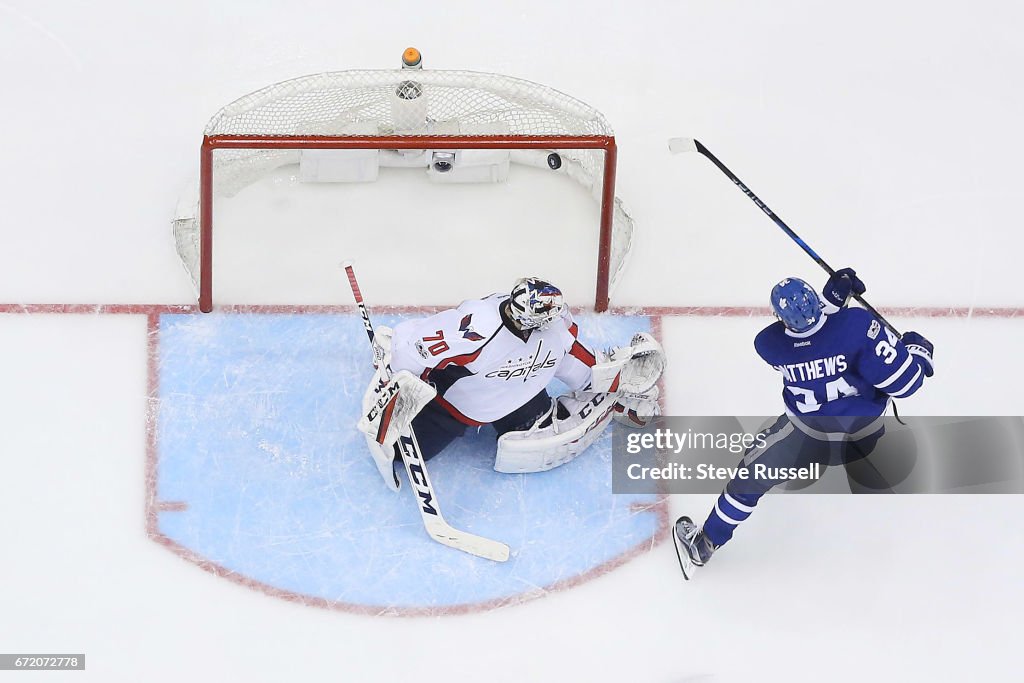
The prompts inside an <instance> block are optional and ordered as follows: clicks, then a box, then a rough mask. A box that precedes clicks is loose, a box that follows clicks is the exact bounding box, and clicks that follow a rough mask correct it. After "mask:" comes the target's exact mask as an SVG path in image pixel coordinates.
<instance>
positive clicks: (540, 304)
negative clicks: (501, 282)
mask: <svg viewBox="0 0 1024 683" xmlns="http://www.w3.org/2000/svg"><path fill="white" fill-rule="evenodd" d="M564 310H565V301H564V300H563V299H562V290H560V289H559V288H558V287H555V286H554V285H553V284H551V283H550V282H545V281H544V280H541V279H540V278H536V277H524V278H520V279H519V280H517V281H516V283H515V285H513V287H512V295H511V298H510V299H509V307H508V312H509V317H511V318H512V319H513V320H515V321H516V324H517V325H519V327H520V329H523V330H534V329H540V328H543V327H545V326H547V325H549V324H551V322H552V321H553V320H555V319H557V318H558V317H560V316H561V315H562V312H563V311H564Z"/></svg>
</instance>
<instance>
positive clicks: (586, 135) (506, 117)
mask: <svg viewBox="0 0 1024 683" xmlns="http://www.w3.org/2000/svg"><path fill="white" fill-rule="evenodd" d="M412 52H413V51H411V50H410V51H407V53H406V55H405V56H404V57H403V68H401V69H392V70H373V71H341V72H333V73H323V74H316V75H311V76H305V77H302V78H297V79H293V80H289V81H285V82H282V83H277V84H274V85H271V86H268V87H266V88H263V89H261V90H258V91H256V92H253V93H251V94H249V95H246V96H245V97H242V98H240V99H239V100H237V101H235V102H233V103H231V104H229V105H227V106H226V107H224V108H223V109H221V110H220V111H219V112H218V113H217V114H216V115H215V116H214V117H213V118H212V119H211V120H210V122H209V124H208V125H207V127H206V130H205V132H204V137H203V144H202V150H201V163H200V175H199V181H198V186H197V187H196V188H194V191H193V192H191V193H190V194H189V195H188V196H186V197H185V198H184V199H183V200H182V201H181V202H179V207H178V210H177V213H176V216H175V220H174V224H173V227H174V236H175V241H176V246H177V250H178V254H179V256H180V257H181V260H182V262H183V264H184V265H185V268H186V270H187V271H188V273H189V275H190V276H191V278H192V281H193V284H194V285H195V287H196V290H197V292H198V295H199V307H200V310H202V311H204V312H208V311H210V310H212V308H213V303H214V294H213V282H214V280H213V268H214V259H213V253H214V235H215V233H216V229H215V226H214V216H215V214H214V201H215V199H219V198H222V197H231V196H233V195H235V194H237V193H238V192H239V191H241V190H242V189H243V188H245V187H246V186H248V185H250V184H252V183H254V182H256V181H257V180H259V179H261V178H262V177H264V176H266V175H267V174H269V173H271V172H272V171H275V170H276V169H279V168H281V167H283V166H287V165H294V164H297V165H299V169H300V170H299V177H300V179H302V180H306V181H312V182H336V183H340V182H367V181H375V180H377V178H378V172H379V170H380V169H381V168H386V167H417V166H418V167H420V168H424V169H426V175H427V176H428V177H429V178H430V180H432V181H434V182H439V183H446V182H463V183H472V182H500V181H502V180H504V179H505V178H506V177H507V175H508V173H509V170H508V169H509V167H510V165H516V164H525V165H528V166H534V167H537V168H540V169H543V172H545V173H552V174H554V175H563V176H568V178H569V179H571V180H574V181H576V182H577V183H579V184H581V185H582V186H584V187H585V188H586V189H587V190H588V191H589V192H590V193H591V194H592V195H593V197H594V199H595V200H596V201H597V202H598V203H599V206H600V211H599V225H596V226H594V231H593V234H594V238H595V239H596V240H597V241H598V245H597V266H596V287H595V290H596V291H595V302H594V307H595V310H598V311H603V310H606V309H607V307H608V302H609V296H610V293H611V291H612V288H613V287H614V285H615V283H616V281H617V279H618V278H619V276H620V275H621V274H622V271H623V269H624V266H625V263H626V258H627V256H628V253H629V249H630V245H631V242H632V237H633V221H632V219H631V218H630V216H629V215H628V213H627V212H626V211H625V210H624V208H623V206H622V203H621V201H620V200H619V199H617V198H616V197H615V194H614V187H615V162H616V146H615V138H614V135H613V132H612V129H611V128H610V126H609V125H608V123H607V121H606V120H605V118H604V117H603V116H602V115H601V113H600V112H598V111H596V110H595V109H593V108H592V107H590V106H588V105H586V104H584V103H583V102H580V101H579V100H576V99H574V98H572V97H570V96H568V95H565V94H563V93H561V92H558V91H557V90H554V89H552V88H549V87H546V86H543V85H538V84H536V83H531V82H529V81H525V80H521V79H517V78H511V77H508V76H500V75H496V74H489V73H478V72H470V71H431V70H425V69H420V68H415V67H417V66H418V64H419V59H418V54H415V55H414V56H416V60H415V61H416V64H415V66H414V68H409V66H410V65H409V60H408V59H407V58H408V57H409V56H410V54H411V53H412ZM383 175H385V174H384V173H381V176H383ZM552 182H563V181H559V180H557V179H555V180H553V181H552ZM543 229H545V230H549V229H550V230H557V229H558V226H557V225H552V226H543ZM341 256H344V255H341ZM523 267H524V268H525V269H526V270H529V264H528V263H526V264H523ZM524 272H525V271H524ZM527 274H530V273H527Z"/></svg>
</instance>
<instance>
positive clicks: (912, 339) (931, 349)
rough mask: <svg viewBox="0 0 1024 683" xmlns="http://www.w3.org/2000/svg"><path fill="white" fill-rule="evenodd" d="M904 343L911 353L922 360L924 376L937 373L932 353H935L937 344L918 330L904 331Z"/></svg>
mask: <svg viewBox="0 0 1024 683" xmlns="http://www.w3.org/2000/svg"><path fill="white" fill-rule="evenodd" d="M903 344H904V346H906V347H907V351H909V352H910V353H911V355H913V356H914V357H916V358H917V359H918V360H919V361H921V367H922V368H923V369H924V376H925V377H931V376H932V375H933V374H934V373H935V368H934V366H933V365H932V354H934V353H935V345H934V344H932V343H931V342H930V341H928V340H927V339H925V338H924V337H922V336H921V335H920V334H918V333H917V332H906V333H904V334H903Z"/></svg>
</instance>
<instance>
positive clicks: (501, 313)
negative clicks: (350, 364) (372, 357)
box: [359, 278, 665, 489]
mask: <svg viewBox="0 0 1024 683" xmlns="http://www.w3.org/2000/svg"><path fill="white" fill-rule="evenodd" d="M578 332H579V330H578V327H577V325H576V323H575V322H573V319H572V315H571V314H570V312H569V308H568V306H566V305H565V302H564V300H563V298H562V292H561V291H560V290H559V289H558V288H557V287H555V286H554V285H552V284H550V283H548V282H545V281H544V280H540V279H538V278H522V279H520V280H518V281H517V282H516V283H515V286H514V287H513V289H512V292H511V294H510V295H509V294H492V295H490V296H487V297H484V298H483V299H471V300H468V301H464V302H462V303H461V304H460V305H459V306H458V307H457V308H453V309H449V310H447V311H442V312H441V313H437V314H436V315H432V316H430V317H427V318H420V319H417V320H409V321H405V322H403V323H401V324H399V325H397V326H396V327H395V329H394V330H393V331H392V330H389V329H387V328H383V327H382V328H378V329H377V331H376V343H377V344H379V346H380V348H379V349H378V357H379V358H380V359H381V363H380V365H382V366H383V365H384V364H390V368H391V371H392V373H393V379H392V380H391V381H390V382H386V381H384V380H383V377H384V375H382V374H381V373H380V372H378V374H377V375H376V376H375V377H374V379H373V381H372V382H371V384H370V387H369V389H368V390H367V392H366V396H365V398H364V402H363V405H364V418H363V419H362V420H361V421H360V424H359V428H360V430H361V431H363V432H364V433H365V434H366V436H367V444H368V445H369V447H370V450H371V453H372V454H373V456H374V460H375V461H376V463H377V466H378V469H380V472H381V475H382V476H383V477H384V480H385V482H386V483H387V484H388V486H390V487H391V488H393V489H397V488H398V479H397V477H396V476H395V474H394V470H393V466H392V463H393V460H394V458H395V452H394V448H393V444H394V442H395V441H396V440H397V438H398V436H400V435H401V434H402V433H405V432H407V431H408V430H409V429H410V428H411V429H412V431H414V432H415V435H416V439H417V440H418V442H419V446H420V450H421V452H422V455H423V458H424V459H430V458H432V457H433V456H435V455H437V454H438V453H439V452H441V451H442V450H443V449H444V448H445V446H447V445H448V444H449V443H451V442H452V441H453V440H454V439H455V438H457V437H459V436H462V434H463V433H464V432H465V430H466V428H467V427H477V426H481V425H491V426H492V427H493V428H494V430H495V431H496V432H497V435H498V452H497V457H496V459H495V465H494V467H495V469H496V470H498V471H500V472H540V471H544V470H548V469H551V468H552V467H556V466H558V465H561V464H563V463H565V462H568V461H569V460H571V459H572V458H574V457H576V456H577V455H578V454H579V453H580V452H582V451H583V450H585V449H586V448H587V447H588V446H589V445H590V444H591V443H593V442H594V441H595V440H596V439H597V437H598V436H600V434H601V432H602V431H603V429H604V428H605V427H606V426H607V425H608V423H609V422H610V420H611V419H612V417H616V419H618V420H619V421H621V422H624V423H626V424H633V425H634V426H642V425H643V424H644V423H645V422H646V419H647V418H649V417H650V416H652V415H654V414H656V413H657V412H658V405H657V397H658V396H657V391H658V390H657V386H656V382H657V381H658V378H659V377H660V376H661V372H662V370H663V369H664V365H665V356H664V352H663V351H662V349H661V346H660V345H659V344H658V342H657V341H655V340H654V338H653V337H651V336H650V335H649V334H646V333H639V334H637V335H636V336H634V337H633V340H632V343H631V345H630V346H627V347H621V348H616V349H613V350H611V351H609V352H608V353H600V352H598V353H596V354H595V352H594V351H592V350H591V349H590V348H589V347H588V346H587V345H586V344H584V343H583V342H581V341H580V340H579V339H578ZM556 378H557V379H559V380H561V382H562V383H564V384H565V385H566V386H567V387H568V388H569V392H570V393H568V394H566V395H563V396H560V397H558V398H557V399H554V400H553V399H552V397H550V396H549V395H548V393H547V386H548V385H549V384H550V383H551V380H552V379H556ZM392 394H394V395H401V396H402V397H403V398H402V400H401V401H398V402H393V403H395V405H397V407H396V408H393V409H388V408H386V407H385V408H383V409H381V410H376V411H375V410H373V409H372V406H374V405H379V406H385V405H388V403H387V397H388V396H390V395H392ZM382 396H384V400H382ZM367 409H369V412H367Z"/></svg>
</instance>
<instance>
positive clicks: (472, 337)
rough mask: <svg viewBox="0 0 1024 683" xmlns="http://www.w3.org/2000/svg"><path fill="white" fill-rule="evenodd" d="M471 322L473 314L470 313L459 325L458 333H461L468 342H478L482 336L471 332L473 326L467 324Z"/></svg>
mask: <svg viewBox="0 0 1024 683" xmlns="http://www.w3.org/2000/svg"><path fill="white" fill-rule="evenodd" d="M472 320H473V314H472V313H470V314H469V315H467V316H466V317H465V318H463V319H462V321H461V322H460V323H459V332H462V336H463V337H464V338H465V339H468V340H469V341H480V340H481V339H483V338H484V336H483V335H482V334H477V333H476V332H475V331H474V330H473V326H472V325H470V324H469V323H470V322H471V321H472Z"/></svg>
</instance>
